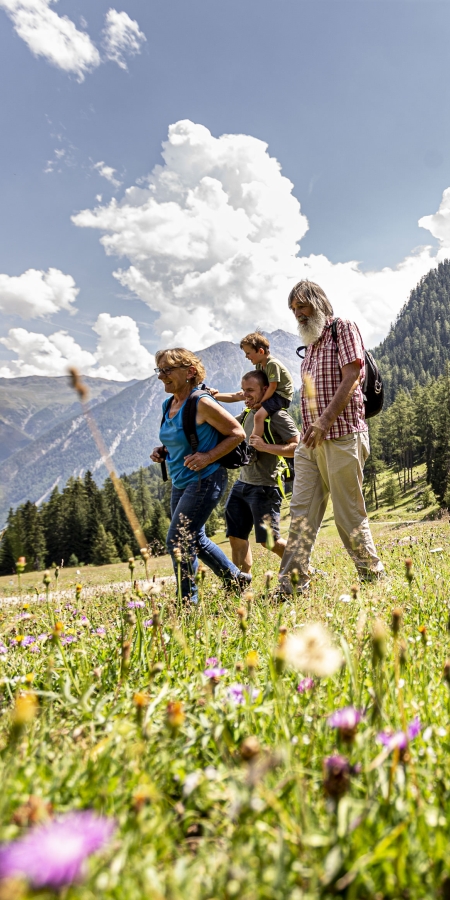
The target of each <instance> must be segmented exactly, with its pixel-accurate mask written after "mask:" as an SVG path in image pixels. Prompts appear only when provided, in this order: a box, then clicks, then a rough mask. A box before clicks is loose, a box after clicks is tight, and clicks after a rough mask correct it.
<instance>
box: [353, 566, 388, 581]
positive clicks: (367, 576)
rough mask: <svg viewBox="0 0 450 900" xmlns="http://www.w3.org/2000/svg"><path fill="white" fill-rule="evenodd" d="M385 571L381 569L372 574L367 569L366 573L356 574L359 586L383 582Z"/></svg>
mask: <svg viewBox="0 0 450 900" xmlns="http://www.w3.org/2000/svg"><path fill="white" fill-rule="evenodd" d="M386 577H387V576H386V570H385V569H381V570H380V571H379V572H373V571H372V570H371V569H368V570H367V572H358V578H359V580H360V582H361V584H371V583H373V582H376V581H384V580H385V578H386Z"/></svg>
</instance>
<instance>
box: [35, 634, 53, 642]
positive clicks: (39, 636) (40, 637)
mask: <svg viewBox="0 0 450 900" xmlns="http://www.w3.org/2000/svg"><path fill="white" fill-rule="evenodd" d="M48 637H51V634H50V635H49V634H48V633H47V632H44V634H38V636H37V640H38V641H46V640H47V638H48Z"/></svg>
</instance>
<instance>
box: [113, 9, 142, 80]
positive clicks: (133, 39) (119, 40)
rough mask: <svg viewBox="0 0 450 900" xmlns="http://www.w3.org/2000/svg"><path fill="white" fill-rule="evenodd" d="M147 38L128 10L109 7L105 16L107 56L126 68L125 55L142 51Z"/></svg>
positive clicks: (134, 54)
mask: <svg viewBox="0 0 450 900" xmlns="http://www.w3.org/2000/svg"><path fill="white" fill-rule="evenodd" d="M146 40H147V38H146V37H145V34H144V33H143V32H142V31H140V29H139V25H138V23H137V22H136V21H135V20H134V19H130V16H129V15H128V14H127V13H126V12H117V9H109V10H108V12H107V14H106V17H105V27H104V29H103V47H104V50H105V54H106V58H107V59H110V60H112V61H113V62H115V63H117V65H118V66H120V68H121V69H126V68H127V64H126V62H125V56H127V55H128V56H136V54H137V53H140V52H141V48H142V44H143V43H144V41H146Z"/></svg>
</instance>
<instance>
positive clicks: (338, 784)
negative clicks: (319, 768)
mask: <svg viewBox="0 0 450 900" xmlns="http://www.w3.org/2000/svg"><path fill="white" fill-rule="evenodd" d="M360 771H361V769H360V766H351V765H350V763H349V761H348V759H346V758H345V756H339V755H336V756H328V757H327V759H324V761H323V773H324V779H323V786H324V789H325V793H326V794H328V796H329V797H331V798H332V799H333V800H339V799H340V798H341V797H343V795H344V794H345V793H346V792H347V791H348V789H349V787H350V778H351V776H352V775H358V774H359V772H360Z"/></svg>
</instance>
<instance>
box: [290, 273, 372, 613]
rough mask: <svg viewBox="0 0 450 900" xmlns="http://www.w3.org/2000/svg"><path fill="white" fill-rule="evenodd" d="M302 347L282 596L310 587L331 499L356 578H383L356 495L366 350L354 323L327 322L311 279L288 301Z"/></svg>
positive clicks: (364, 453) (365, 445) (362, 456)
mask: <svg viewBox="0 0 450 900" xmlns="http://www.w3.org/2000/svg"><path fill="white" fill-rule="evenodd" d="M288 304H289V308H290V309H291V310H292V312H293V313H294V315H295V317H296V319H297V323H298V332H299V335H300V337H301V339H302V342H303V344H304V347H303V348H302V349H304V350H305V357H304V359H303V362H302V367H301V374H302V396H301V402H302V431H301V435H300V443H299V444H298V447H297V449H296V451H295V455H294V464H295V480H294V489H293V494H292V501H291V517H292V518H291V527H290V531H289V538H288V542H287V545H286V549H285V551H284V554H283V559H282V561H281V568H280V575H279V579H280V587H279V592H280V599H285V595H286V594H291V593H292V585H291V578H290V575H291V573H292V570H293V569H297V570H298V572H299V579H300V580H299V584H298V587H299V588H300V589H304V588H306V587H307V586H308V583H309V576H308V570H309V561H310V557H311V552H312V549H313V547H314V542H315V540H316V537H317V533H318V531H319V528H320V526H321V524H322V519H323V517H324V514H325V509H326V506H327V502H328V498H329V496H330V494H331V499H332V502H333V510H334V519H335V522H336V527H337V530H338V532H339V535H340V537H341V539H342V542H343V544H344V547H345V549H346V550H347V551H348V553H349V554H350V556H351V558H352V559H353V561H354V563H355V565H356V569H357V571H358V574H359V576H360V578H361V579H362V580H371V579H373V578H377V577H380V575H382V574H383V573H384V567H383V564H382V563H381V561H380V559H379V558H378V556H377V552H376V550H375V545H374V542H373V538H372V535H371V533H370V528H369V522H368V519H367V513H366V507H365V503H364V497H363V493H362V482H363V469H364V463H365V461H366V459H367V457H368V455H369V452H370V448H369V435H368V428H367V424H366V421H365V418H364V397H363V393H362V389H361V382H362V381H363V380H364V346H363V342H362V338H361V335H360V333H359V330H358V327H357V326H356V325H355V324H354V323H353V322H347V321H344V320H342V319H338V320H337V342H336V341H335V340H334V339H333V335H332V330H331V325H332V322H333V308H332V306H331V303H330V301H329V300H328V297H327V296H326V294H325V292H324V291H323V290H322V288H321V287H319V285H318V284H315V283H314V282H313V281H299V282H298V284H296V285H295V287H294V288H293V289H292V291H291V292H290V294H289V298H288Z"/></svg>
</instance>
